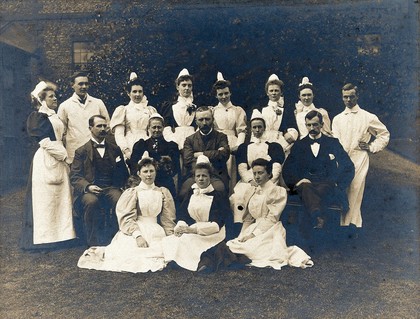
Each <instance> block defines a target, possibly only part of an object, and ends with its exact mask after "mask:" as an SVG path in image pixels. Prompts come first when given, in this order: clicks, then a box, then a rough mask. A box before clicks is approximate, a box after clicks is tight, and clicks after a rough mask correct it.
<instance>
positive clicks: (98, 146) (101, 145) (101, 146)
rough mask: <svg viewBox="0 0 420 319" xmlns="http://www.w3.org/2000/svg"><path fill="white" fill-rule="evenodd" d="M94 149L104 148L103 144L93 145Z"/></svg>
mask: <svg viewBox="0 0 420 319" xmlns="http://www.w3.org/2000/svg"><path fill="white" fill-rule="evenodd" d="M93 147H94V148H105V144H98V143H93Z"/></svg>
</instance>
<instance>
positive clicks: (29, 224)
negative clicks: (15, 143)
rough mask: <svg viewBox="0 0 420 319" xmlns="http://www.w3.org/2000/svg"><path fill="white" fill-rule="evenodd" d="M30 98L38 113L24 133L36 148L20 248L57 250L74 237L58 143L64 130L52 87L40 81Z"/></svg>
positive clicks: (63, 160) (62, 154)
mask: <svg viewBox="0 0 420 319" xmlns="http://www.w3.org/2000/svg"><path fill="white" fill-rule="evenodd" d="M31 95H32V97H33V98H34V101H35V103H37V107H39V109H38V110H37V111H34V112H32V113H31V114H30V115H29V118H28V120H27V131H28V134H29V135H30V136H31V137H34V138H35V139H36V140H37V142H38V144H39V148H38V150H37V151H36V153H35V155H34V157H33V161H32V165H31V170H30V173H29V179H28V188H27V194H26V201H25V211H24V216H23V233H22V238H21V247H22V248H23V249H29V250H32V249H49V248H59V247H60V244H61V246H62V245H63V244H65V243H68V242H67V241H68V240H70V239H74V238H75V237H76V234H75V231H74V227H73V214H72V211H73V204H72V197H71V189H70V181H69V176H68V174H69V167H68V164H67V162H66V160H68V157H67V152H66V149H65V147H64V145H63V142H62V138H63V135H64V131H65V128H64V124H63V122H62V121H61V120H60V118H59V117H58V115H57V114H56V113H55V110H56V109H57V105H58V104H57V98H56V96H55V92H54V89H53V88H52V87H49V86H48V85H47V84H46V83H45V82H44V81H41V82H40V83H39V84H38V85H37V86H36V88H35V90H34V91H32V93H31ZM58 243H60V244H58Z"/></svg>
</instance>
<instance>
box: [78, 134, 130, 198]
mask: <svg viewBox="0 0 420 319" xmlns="http://www.w3.org/2000/svg"><path fill="white" fill-rule="evenodd" d="M105 147H106V148H107V151H108V152H109V155H110V158H111V162H112V167H113V170H114V173H113V180H112V186H114V187H117V188H122V187H124V186H125V183H126V181H127V178H128V170H127V167H126V166H125V163H124V157H123V154H122V153H121V150H120V148H119V147H118V146H117V145H115V144H112V143H108V142H105ZM93 151H94V149H93V146H92V141H91V140H89V141H88V142H87V143H86V144H85V145H83V146H81V147H79V148H78V149H77V150H76V152H75V155H74V160H73V163H72V164H71V170H70V182H71V184H72V186H73V187H74V197H75V198H74V200H75V201H76V200H77V198H78V197H79V196H80V195H81V194H83V193H84V191H85V189H86V187H87V186H88V185H91V184H93V183H94V181H95V169H94V166H95V163H94V162H93ZM117 159H118V161H117Z"/></svg>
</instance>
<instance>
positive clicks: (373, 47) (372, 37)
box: [357, 34, 381, 55]
mask: <svg viewBox="0 0 420 319" xmlns="http://www.w3.org/2000/svg"><path fill="white" fill-rule="evenodd" d="M357 43H358V47H357V53H358V54H359V55H379V54H380V49H381V36H380V35H379V34H366V35H362V36H358V37H357Z"/></svg>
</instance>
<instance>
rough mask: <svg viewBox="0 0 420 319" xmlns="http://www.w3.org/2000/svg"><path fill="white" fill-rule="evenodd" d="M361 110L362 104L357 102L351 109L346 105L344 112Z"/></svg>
mask: <svg viewBox="0 0 420 319" xmlns="http://www.w3.org/2000/svg"><path fill="white" fill-rule="evenodd" d="M359 111H360V106H359V104H356V105H355V106H353V107H352V108H351V109H350V108H348V107H347V106H346V108H345V109H344V114H350V113H357V112H359Z"/></svg>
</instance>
